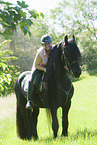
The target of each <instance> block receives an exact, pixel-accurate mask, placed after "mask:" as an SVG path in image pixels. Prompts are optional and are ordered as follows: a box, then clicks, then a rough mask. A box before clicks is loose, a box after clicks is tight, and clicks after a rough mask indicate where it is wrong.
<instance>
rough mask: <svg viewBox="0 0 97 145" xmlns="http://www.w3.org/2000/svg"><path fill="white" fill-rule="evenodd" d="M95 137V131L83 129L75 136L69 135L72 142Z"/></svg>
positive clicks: (96, 132)
mask: <svg viewBox="0 0 97 145" xmlns="http://www.w3.org/2000/svg"><path fill="white" fill-rule="evenodd" d="M94 136H96V137H97V130H93V131H92V130H88V129H87V128H85V129H84V130H78V131H77V133H76V134H73V135H70V136H69V138H71V139H73V140H77V139H78V138H83V139H86V138H88V139H90V138H91V137H94Z"/></svg>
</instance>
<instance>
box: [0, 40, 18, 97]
mask: <svg viewBox="0 0 97 145" xmlns="http://www.w3.org/2000/svg"><path fill="white" fill-rule="evenodd" d="M8 42H10V40H7V41H4V42H2V43H1V44H0V49H1V48H2V47H3V46H4V45H5V44H6V43H8ZM11 55H12V51H10V50H3V51H2V50H0V96H1V95H5V94H8V93H11V92H12V91H13V86H14V83H15V80H16V78H17V76H18V75H19V73H18V72H17V70H16V68H17V67H15V66H13V65H8V64H7V62H8V61H10V60H15V59H17V58H16V57H14V56H11Z"/></svg>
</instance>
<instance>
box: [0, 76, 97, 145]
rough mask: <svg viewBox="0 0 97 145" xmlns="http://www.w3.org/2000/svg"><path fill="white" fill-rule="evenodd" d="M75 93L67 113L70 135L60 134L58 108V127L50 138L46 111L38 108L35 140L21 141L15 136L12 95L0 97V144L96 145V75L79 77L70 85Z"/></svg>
mask: <svg viewBox="0 0 97 145" xmlns="http://www.w3.org/2000/svg"><path fill="white" fill-rule="evenodd" d="M73 84H74V87H75V93H74V96H73V98H72V106H71V109H70V112H69V135H68V137H60V135H61V109H60V108H59V109H58V119H59V124H60V128H59V131H58V137H57V138H56V139H53V134H52V130H51V129H50V130H49V128H48V124H47V117H46V113H45V109H40V115H39V118H38V135H39V139H38V140H37V141H33V139H32V140H31V141H23V140H21V139H19V138H18V137H17V133H16V124H15V120H16V119H15V117H16V114H15V112H16V99H15V95H14V94H12V95H9V96H7V97H3V98H0V145H12V144H13V145H25V144H26V145H30V144H34V145H63V144H65V145H96V144H97V75H93V76H92V75H91V76H89V75H85V74H84V75H82V77H81V78H80V79H79V80H77V81H75V82H73Z"/></svg>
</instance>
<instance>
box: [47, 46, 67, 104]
mask: <svg viewBox="0 0 97 145" xmlns="http://www.w3.org/2000/svg"><path fill="white" fill-rule="evenodd" d="M59 46H60V45H59V44H57V45H55V46H54V48H53V50H52V52H51V54H50V56H49V59H48V63H47V70H46V74H45V79H44V84H45V88H44V93H45V94H44V97H45V103H46V104H47V105H49V106H51V104H53V105H54V104H56V103H55V100H56V97H57V93H58V92H57V85H58V83H60V79H61V77H62V73H63V72H64V71H66V70H65V69H64V67H63V64H62V61H61V54H62V50H61V49H60V47H59ZM63 74H64V73H63ZM50 99H51V104H50ZM48 103H49V104H48Z"/></svg>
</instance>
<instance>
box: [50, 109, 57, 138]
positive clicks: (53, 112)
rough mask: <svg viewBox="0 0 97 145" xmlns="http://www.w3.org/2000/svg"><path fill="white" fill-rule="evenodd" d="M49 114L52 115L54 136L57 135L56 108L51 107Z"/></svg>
mask: <svg viewBox="0 0 97 145" xmlns="http://www.w3.org/2000/svg"><path fill="white" fill-rule="evenodd" d="M51 116H52V129H53V133H54V138H56V137H57V132H58V128H59V124H58V119H57V109H54V110H53V109H51Z"/></svg>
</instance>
